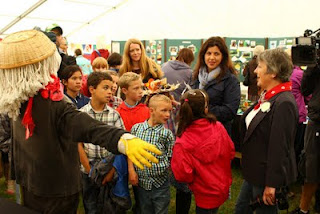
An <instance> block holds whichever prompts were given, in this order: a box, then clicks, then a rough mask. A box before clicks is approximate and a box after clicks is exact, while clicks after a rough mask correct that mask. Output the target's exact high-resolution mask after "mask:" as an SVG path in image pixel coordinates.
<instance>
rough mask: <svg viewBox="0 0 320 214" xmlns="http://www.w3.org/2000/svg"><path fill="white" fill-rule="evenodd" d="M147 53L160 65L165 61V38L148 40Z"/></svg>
mask: <svg viewBox="0 0 320 214" xmlns="http://www.w3.org/2000/svg"><path fill="white" fill-rule="evenodd" d="M145 48H146V54H147V56H148V57H150V58H151V59H152V60H154V61H155V62H156V63H158V64H159V65H161V64H163V63H164V62H165V59H164V57H165V56H164V54H165V40H164V39H161V40H146V41H145Z"/></svg>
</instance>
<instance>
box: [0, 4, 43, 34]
mask: <svg viewBox="0 0 320 214" xmlns="http://www.w3.org/2000/svg"><path fill="white" fill-rule="evenodd" d="M46 1H47V0H40V1H38V2H37V3H35V4H34V5H32V6H31V7H30V8H29V9H28V10H26V11H25V12H23V13H22V14H21V15H20V16H18V17H17V18H15V19H14V20H13V21H12V22H10V23H9V24H8V25H7V26H5V27H4V28H2V29H1V30H0V35H1V34H3V33H4V32H6V31H7V30H8V29H9V28H11V27H12V26H13V25H15V24H16V23H17V22H19V21H20V20H21V19H23V18H24V17H26V16H27V15H28V14H29V13H31V12H32V11H34V10H35V9H37V8H38V7H39V6H40V5H42V4H43V3H45V2H46Z"/></svg>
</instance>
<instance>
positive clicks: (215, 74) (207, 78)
mask: <svg viewBox="0 0 320 214" xmlns="http://www.w3.org/2000/svg"><path fill="white" fill-rule="evenodd" d="M193 79H194V80H195V84H194V85H193V88H196V89H198V88H199V89H204V90H205V91H206V92H207V93H208V95H209V98H210V99H209V100H210V103H209V112H210V113H212V114H214V115H215V116H216V117H217V119H218V120H219V121H220V122H221V123H222V124H223V125H224V127H225V128H226V129H227V131H228V133H229V135H230V134H231V122H232V120H233V119H234V117H235V116H236V113H237V110H238V108H239V103H240V85H239V81H238V78H237V76H236V71H235V70H234V68H233V65H232V62H231V59H230V55H229V51H228V48H227V46H226V43H225V41H224V40H223V39H222V38H221V37H211V38H209V39H207V40H206V42H205V43H203V45H202V46H201V48H200V52H199V55H198V61H197V64H196V66H195V69H194V74H193Z"/></svg>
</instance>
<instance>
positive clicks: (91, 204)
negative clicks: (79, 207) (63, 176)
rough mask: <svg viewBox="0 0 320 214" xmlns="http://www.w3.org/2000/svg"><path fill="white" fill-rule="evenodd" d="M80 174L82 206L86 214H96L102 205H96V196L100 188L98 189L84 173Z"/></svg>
mask: <svg viewBox="0 0 320 214" xmlns="http://www.w3.org/2000/svg"><path fill="white" fill-rule="evenodd" d="M81 174H82V188H83V192H82V197H83V206H84V209H85V212H86V214H98V213H99V210H101V207H102V206H103V204H98V196H99V193H100V187H98V186H97V185H96V184H95V183H94V182H93V181H92V180H91V178H89V176H88V175H87V174H85V173H81Z"/></svg>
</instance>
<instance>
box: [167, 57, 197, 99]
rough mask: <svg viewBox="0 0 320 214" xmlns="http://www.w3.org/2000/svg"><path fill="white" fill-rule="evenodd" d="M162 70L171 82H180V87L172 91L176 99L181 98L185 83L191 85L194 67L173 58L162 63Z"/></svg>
mask: <svg viewBox="0 0 320 214" xmlns="http://www.w3.org/2000/svg"><path fill="white" fill-rule="evenodd" d="M162 71H163V72H164V76H165V77H166V78H167V81H168V83H169V84H177V83H180V86H179V88H177V89H176V90H174V91H173V92H172V94H173V96H174V99H175V100H176V101H179V100H180V97H181V93H182V91H183V90H184V89H185V87H186V86H185V84H184V83H187V84H189V85H190V83H191V78H192V69H191V68H190V66H189V65H187V64H186V63H184V62H180V61H177V60H172V61H169V62H166V63H165V64H163V65H162Z"/></svg>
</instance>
